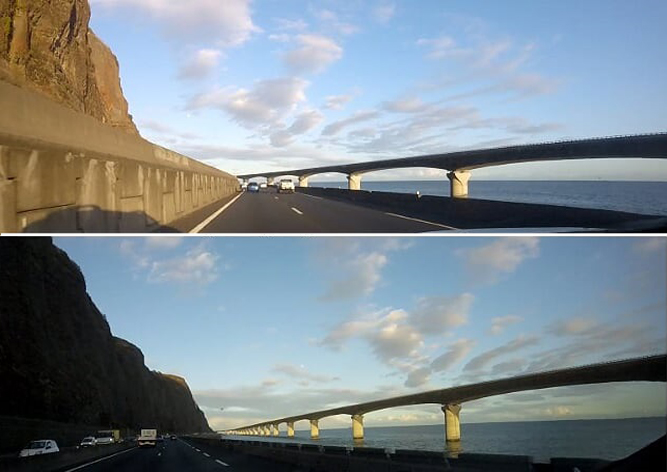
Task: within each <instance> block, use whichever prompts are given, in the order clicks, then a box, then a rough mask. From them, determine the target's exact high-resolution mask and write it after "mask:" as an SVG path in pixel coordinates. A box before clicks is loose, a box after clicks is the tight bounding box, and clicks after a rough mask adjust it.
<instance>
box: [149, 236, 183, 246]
mask: <svg viewBox="0 0 667 472" xmlns="http://www.w3.org/2000/svg"><path fill="white" fill-rule="evenodd" d="M143 240H144V243H145V245H146V248H148V249H175V248H177V247H178V246H180V245H181V243H182V242H183V238H182V237H179V236H147V237H145V238H143Z"/></svg>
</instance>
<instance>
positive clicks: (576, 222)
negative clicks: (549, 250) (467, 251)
mask: <svg viewBox="0 0 667 472" xmlns="http://www.w3.org/2000/svg"><path fill="white" fill-rule="evenodd" d="M296 190H297V191H298V192H301V193H306V194H308V195H315V196H319V197H324V198H331V199H334V200H338V201H343V202H348V203H353V204H355V205H360V206H365V207H368V208H373V209H376V210H381V211H388V212H394V213H399V214H401V215H404V216H409V217H412V218H420V219H424V220H427V221H433V222H436V223H440V224H444V225H448V226H453V227H455V228H458V229H481V228H494V229H496V228H525V227H530V228H545V227H547V228H548V227H551V228H553V227H562V228H566V227H568V228H601V229H605V228H608V229H614V230H619V231H635V230H637V231H645V230H660V229H663V228H665V227H667V220H666V219H665V218H660V217H656V216H650V215H639V214H635V213H627V212H621V211H610V210H595V209H587V208H569V207H562V206H556V205H541V204H531V203H511V202H499V201H492V200H478V199H473V198H468V199H463V198H450V197H437V196H431V195H422V196H417V195H415V194H408V193H393V192H376V191H373V192H371V191H367V190H347V189H337V188H320V187H297V189H296ZM663 230H664V229H663Z"/></svg>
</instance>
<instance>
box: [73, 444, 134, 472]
mask: <svg viewBox="0 0 667 472" xmlns="http://www.w3.org/2000/svg"><path fill="white" fill-rule="evenodd" d="M136 448H137V447H136V446H135V447H131V448H130V449H125V450H124V451H120V452H117V453H115V454H111V455H110V456H106V457H102V458H101V459H97V460H95V461H92V462H88V463H87V464H83V465H80V466H77V467H74V468H73V469H67V470H66V471H65V472H74V471H75V470H79V469H83V468H84V467H88V466H89V465H93V464H97V463H98V462H102V461H105V460H107V459H111V458H112V457H114V456H119V455H121V454H125V453H126V452H129V451H133V450H134V449H136Z"/></svg>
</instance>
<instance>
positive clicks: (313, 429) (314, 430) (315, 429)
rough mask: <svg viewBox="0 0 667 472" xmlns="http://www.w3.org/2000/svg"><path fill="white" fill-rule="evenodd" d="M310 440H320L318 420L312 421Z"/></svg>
mask: <svg viewBox="0 0 667 472" xmlns="http://www.w3.org/2000/svg"><path fill="white" fill-rule="evenodd" d="M310 439H320V426H319V424H318V420H310Z"/></svg>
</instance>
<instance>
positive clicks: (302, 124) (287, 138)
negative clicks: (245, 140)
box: [271, 110, 324, 147]
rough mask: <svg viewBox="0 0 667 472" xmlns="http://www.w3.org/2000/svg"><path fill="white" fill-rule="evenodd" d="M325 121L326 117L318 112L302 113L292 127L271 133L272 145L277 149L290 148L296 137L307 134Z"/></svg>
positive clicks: (306, 111)
mask: <svg viewBox="0 0 667 472" xmlns="http://www.w3.org/2000/svg"><path fill="white" fill-rule="evenodd" d="M323 120H324V115H323V114H322V113H320V112H319V111H318V110H305V111H302V112H301V113H299V114H298V115H297V116H296V117H295V119H294V122H293V123H292V125H291V126H290V127H288V128H283V129H279V130H277V131H274V132H273V133H271V144H272V145H273V146H276V147H284V146H289V145H290V144H292V143H293V142H294V137H295V136H297V135H300V134H304V133H307V132H308V131H310V130H311V129H312V128H314V127H316V126H317V125H319V124H320V123H321V122H322V121H323Z"/></svg>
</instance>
